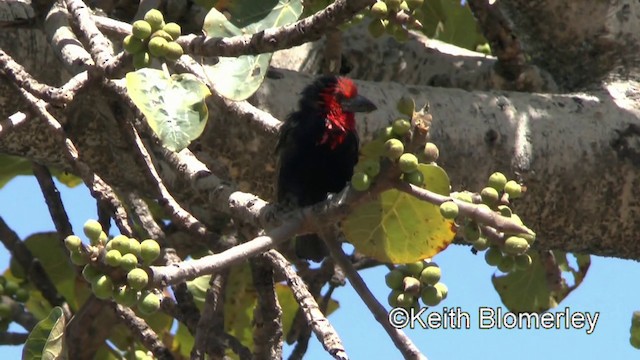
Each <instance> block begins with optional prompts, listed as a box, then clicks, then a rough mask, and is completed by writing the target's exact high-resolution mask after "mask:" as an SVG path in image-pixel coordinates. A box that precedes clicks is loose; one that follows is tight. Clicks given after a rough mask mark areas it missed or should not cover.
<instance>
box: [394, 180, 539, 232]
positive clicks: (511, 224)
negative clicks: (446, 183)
mask: <svg viewBox="0 0 640 360" xmlns="http://www.w3.org/2000/svg"><path fill="white" fill-rule="evenodd" d="M394 187H395V188H396V189H398V190H400V191H402V192H405V193H407V194H410V195H413V196H415V197H416V198H418V199H420V200H423V201H427V202H430V203H432V204H435V205H440V204H442V203H443V202H445V201H453V202H455V203H456V205H458V209H459V210H460V214H462V215H464V216H467V217H469V218H470V219H472V220H475V221H477V222H479V223H483V224H485V225H489V226H491V227H493V228H495V229H497V230H499V231H502V232H507V233H514V234H529V233H531V230H529V229H527V228H526V227H525V226H524V225H520V224H518V223H516V222H515V221H513V220H511V218H508V217H505V216H501V215H499V214H498V213H496V212H494V211H488V210H484V209H483V208H481V207H479V206H478V205H475V204H472V203H468V202H466V201H462V200H458V199H455V198H452V197H450V196H444V195H440V194H436V193H434V192H431V191H429V190H426V189H423V188H421V187H418V186H415V185H413V184H409V183H408V182H405V181H401V180H397V181H395V182H394Z"/></svg>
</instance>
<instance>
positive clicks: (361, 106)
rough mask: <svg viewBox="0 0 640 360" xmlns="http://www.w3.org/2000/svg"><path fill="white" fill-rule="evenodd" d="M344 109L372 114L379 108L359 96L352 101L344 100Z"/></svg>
mask: <svg viewBox="0 0 640 360" xmlns="http://www.w3.org/2000/svg"><path fill="white" fill-rule="evenodd" d="M342 109H343V110H344V111H348V112H372V111H373V110H376V109H377V107H376V106H375V105H374V104H373V103H372V102H371V100H369V99H367V98H366V97H364V96H361V95H358V96H356V97H354V98H351V99H345V100H342Z"/></svg>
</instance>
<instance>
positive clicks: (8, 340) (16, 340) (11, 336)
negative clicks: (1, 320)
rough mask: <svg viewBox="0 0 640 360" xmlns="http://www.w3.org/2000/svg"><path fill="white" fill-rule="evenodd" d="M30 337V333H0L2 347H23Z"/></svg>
mask: <svg viewBox="0 0 640 360" xmlns="http://www.w3.org/2000/svg"><path fill="white" fill-rule="evenodd" d="M28 337H29V333H17V332H11V331H6V332H0V345H22V344H24V343H25V342H26V341H27V338H28Z"/></svg>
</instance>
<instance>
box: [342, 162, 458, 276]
mask: <svg viewBox="0 0 640 360" xmlns="http://www.w3.org/2000/svg"><path fill="white" fill-rule="evenodd" d="M419 169H420V171H421V172H422V174H423V175H424V179H425V184H427V185H426V188H427V189H428V190H430V191H433V192H436V193H439V194H443V195H448V194H449V178H448V176H447V174H446V173H445V172H444V170H442V168H440V167H438V166H437V165H425V164H420V167H419ZM342 230H343V232H344V234H345V236H346V238H347V240H349V242H351V243H352V244H353V246H354V247H355V248H356V250H358V251H359V252H361V253H362V254H364V255H367V256H370V257H372V258H374V259H377V260H380V261H383V262H391V263H394V264H399V263H409V262H414V261H418V260H421V259H425V258H431V257H433V256H434V255H436V254H438V253H439V252H441V251H442V250H444V249H445V248H446V247H447V246H449V244H450V243H451V242H452V241H453V237H454V235H455V232H454V230H453V222H452V221H451V220H447V219H445V218H443V217H442V215H440V210H439V207H438V206H436V205H433V204H431V203H428V202H425V201H422V200H419V199H416V198H415V197H413V196H411V195H408V194H405V193H403V192H400V191H397V190H388V191H385V192H383V193H382V194H380V195H379V196H378V197H377V198H375V199H374V200H372V201H371V202H367V203H364V204H362V205H360V206H359V207H357V208H356V209H355V210H354V211H353V212H352V213H351V214H350V215H349V216H348V217H347V218H346V219H345V221H344V222H343V223H342Z"/></svg>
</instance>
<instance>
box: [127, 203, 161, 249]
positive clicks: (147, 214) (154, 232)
mask: <svg viewBox="0 0 640 360" xmlns="http://www.w3.org/2000/svg"><path fill="white" fill-rule="evenodd" d="M127 200H128V203H129V206H130V207H131V208H132V209H133V215H135V217H136V218H137V219H138V222H139V223H140V224H141V225H142V227H143V228H144V230H145V231H146V232H147V235H148V236H150V237H151V238H152V239H155V240H156V241H157V242H158V243H159V244H160V246H166V245H167V242H166V240H165V233H164V231H162V228H161V227H160V225H158V223H156V221H155V220H154V219H153V215H152V214H151V210H150V209H149V206H148V205H147V203H146V202H145V201H144V200H143V199H142V198H140V197H139V196H138V195H137V194H135V193H129V194H128V195H127Z"/></svg>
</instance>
